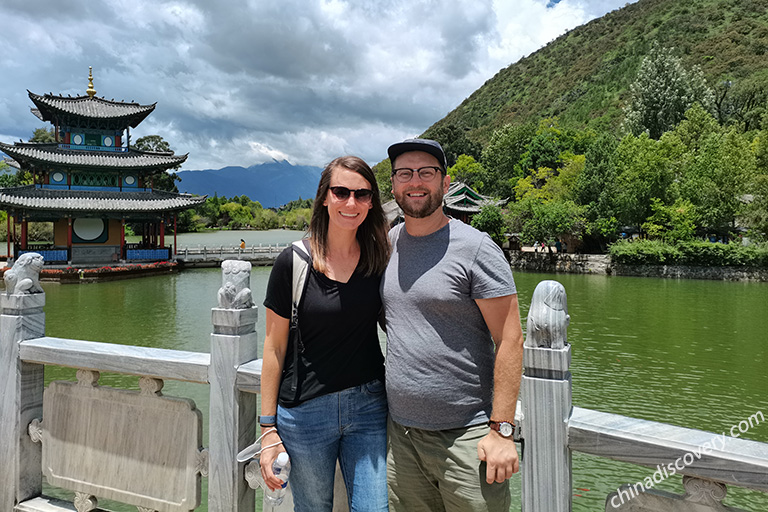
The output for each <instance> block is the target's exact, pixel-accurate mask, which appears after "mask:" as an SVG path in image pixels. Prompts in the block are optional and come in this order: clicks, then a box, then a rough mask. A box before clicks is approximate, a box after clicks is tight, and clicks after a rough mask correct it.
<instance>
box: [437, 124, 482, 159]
mask: <svg viewBox="0 0 768 512" xmlns="http://www.w3.org/2000/svg"><path fill="white" fill-rule="evenodd" d="M424 137H426V138H428V139H433V140H436V141H437V142H439V143H440V145H441V146H442V147H443V152H445V158H446V160H448V166H449V167H450V166H452V165H454V164H456V161H457V160H458V158H459V156H460V155H469V156H471V157H472V158H475V159H477V158H480V153H481V151H482V148H481V146H480V145H479V144H477V143H476V142H472V141H471V140H469V139H468V138H467V131H466V129H465V128H462V127H461V126H457V125H455V124H448V125H440V126H438V127H436V128H430V129H429V130H427V131H426V132H425V133H424Z"/></svg>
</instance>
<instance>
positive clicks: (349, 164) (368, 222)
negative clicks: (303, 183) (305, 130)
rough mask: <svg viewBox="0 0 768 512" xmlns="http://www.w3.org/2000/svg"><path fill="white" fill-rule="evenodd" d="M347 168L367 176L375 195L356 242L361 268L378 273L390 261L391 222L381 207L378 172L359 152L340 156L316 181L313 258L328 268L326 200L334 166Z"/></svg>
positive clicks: (322, 268)
mask: <svg viewBox="0 0 768 512" xmlns="http://www.w3.org/2000/svg"><path fill="white" fill-rule="evenodd" d="M338 168H342V169H348V170H350V171H353V172H356V173H357V174H359V175H360V176H362V177H363V178H365V179H366V181H367V182H368V183H369V184H370V185H371V190H372V191H373V197H372V200H371V208H370V210H368V215H367V216H366V217H365V220H364V221H363V223H362V224H360V227H358V228H357V235H356V238H357V242H358V243H359V244H360V263H359V264H358V268H359V269H360V271H361V272H362V273H363V274H364V275H365V276H371V275H379V274H382V273H384V269H385V268H386V266H387V262H388V261H389V253H390V247H389V237H388V236H387V231H388V224H387V219H386V216H385V215H384V209H383V208H382V207H381V197H380V196H379V187H378V185H377V184H376V176H375V175H374V174H373V171H372V170H371V168H370V167H369V166H368V164H366V163H365V162H364V161H363V160H362V159H360V158H358V157H356V156H341V157H339V158H336V159H335V160H333V161H332V162H331V163H329V164H328V165H326V166H325V169H323V173H322V174H321V175H320V183H319V184H318V185H317V194H316V195H315V202H314V204H313V206H312V219H311V220H310V222H309V236H310V248H311V249H312V262H313V266H314V268H315V269H316V270H317V271H319V272H323V273H324V272H325V271H326V269H327V266H326V260H325V258H326V254H327V250H328V223H329V220H330V219H329V217H328V209H327V208H326V207H325V206H324V205H323V202H324V201H325V200H326V198H327V197H328V190H329V189H330V187H331V173H332V172H333V170H334V169H338Z"/></svg>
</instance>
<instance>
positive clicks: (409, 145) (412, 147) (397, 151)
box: [387, 139, 448, 171]
mask: <svg viewBox="0 0 768 512" xmlns="http://www.w3.org/2000/svg"><path fill="white" fill-rule="evenodd" d="M408 151H424V152H425V153H429V154H430V155H432V156H434V157H435V158H437V161H438V162H440V165H441V166H443V171H445V170H446V169H447V168H448V161H447V160H446V158H445V152H444V151H443V147H442V146H441V145H440V143H439V142H437V141H436V140H430V139H405V140H404V141H403V142H397V143H395V144H392V145H391V146H389V149H388V150H387V153H389V161H390V162H394V161H395V158H397V157H399V156H400V155H402V154H403V153H407V152H408Z"/></svg>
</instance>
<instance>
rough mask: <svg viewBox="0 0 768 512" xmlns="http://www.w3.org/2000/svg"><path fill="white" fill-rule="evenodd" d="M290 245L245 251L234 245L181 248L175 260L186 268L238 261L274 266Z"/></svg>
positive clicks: (276, 245) (246, 249)
mask: <svg viewBox="0 0 768 512" xmlns="http://www.w3.org/2000/svg"><path fill="white" fill-rule="evenodd" d="M289 245H290V244H270V245H261V244H259V245H251V246H247V247H245V248H244V249H243V248H240V247H239V246H234V245H230V246H227V245H214V246H202V245H196V246H195V245H191V246H183V247H179V248H178V249H177V251H176V255H175V259H176V261H178V262H179V263H180V264H182V265H185V266H211V265H218V264H219V263H221V262H222V261H225V260H230V259H237V260H243V261H249V262H251V263H252V264H254V265H272V264H273V263H274V261H275V259H276V258H277V257H278V256H279V255H280V253H281V252H282V251H283V249H285V248H286V247H288V246H289ZM206 264H209V265H206Z"/></svg>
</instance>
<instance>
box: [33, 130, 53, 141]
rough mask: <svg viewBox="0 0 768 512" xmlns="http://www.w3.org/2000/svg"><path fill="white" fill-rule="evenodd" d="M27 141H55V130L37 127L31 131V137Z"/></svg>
mask: <svg viewBox="0 0 768 512" xmlns="http://www.w3.org/2000/svg"><path fill="white" fill-rule="evenodd" d="M29 142H46V143H48V142H56V132H54V131H53V128H51V129H50V130H47V129H45V128H38V129H37V130H35V131H34V132H32V138H31V139H29Z"/></svg>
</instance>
